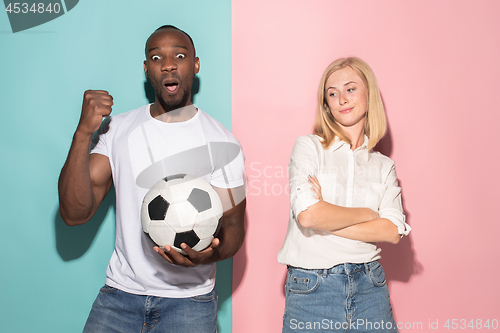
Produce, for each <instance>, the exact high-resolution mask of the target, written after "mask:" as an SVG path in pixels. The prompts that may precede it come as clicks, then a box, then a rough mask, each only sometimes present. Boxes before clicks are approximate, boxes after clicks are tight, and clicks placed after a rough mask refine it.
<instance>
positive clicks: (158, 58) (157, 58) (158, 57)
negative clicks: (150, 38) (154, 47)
mask: <svg viewBox="0 0 500 333" xmlns="http://www.w3.org/2000/svg"><path fill="white" fill-rule="evenodd" d="M151 60H160V56H159V55H154V56H152V57H151Z"/></svg>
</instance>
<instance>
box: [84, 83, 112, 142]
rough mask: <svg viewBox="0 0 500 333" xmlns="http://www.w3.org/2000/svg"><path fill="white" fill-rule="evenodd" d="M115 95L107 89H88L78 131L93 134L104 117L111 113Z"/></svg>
mask: <svg viewBox="0 0 500 333" xmlns="http://www.w3.org/2000/svg"><path fill="white" fill-rule="evenodd" d="M112 106H113V97H112V96H111V95H110V94H109V93H108V92H107V91H105V90H87V91H86V92H85V93H84V94H83V105H82V114H81V115H80V121H79V123H78V127H77V129H76V131H77V132H80V133H83V134H86V135H92V133H94V132H95V131H97V130H98V129H99V126H100V125H101V122H102V119H103V118H104V117H107V116H109V115H110V114H111V107H112Z"/></svg>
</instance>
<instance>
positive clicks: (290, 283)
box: [283, 261, 398, 333]
mask: <svg viewBox="0 0 500 333" xmlns="http://www.w3.org/2000/svg"><path fill="white" fill-rule="evenodd" d="M285 288H286V291H285V292H286V301H285V314H284V316H283V333H289V332H370V333H375V332H376V333H382V332H383V333H385V332H391V333H393V332H398V330H397V327H396V323H395V322H394V317H393V315H392V308H391V303H390V299H389V290H388V288H387V285H386V281H385V274H384V270H383V268H382V266H381V265H380V263H379V262H378V261H373V262H370V263H366V264H349V263H347V264H340V265H337V266H334V267H332V268H330V269H303V268H296V267H288V275H287V281H286V286H285Z"/></svg>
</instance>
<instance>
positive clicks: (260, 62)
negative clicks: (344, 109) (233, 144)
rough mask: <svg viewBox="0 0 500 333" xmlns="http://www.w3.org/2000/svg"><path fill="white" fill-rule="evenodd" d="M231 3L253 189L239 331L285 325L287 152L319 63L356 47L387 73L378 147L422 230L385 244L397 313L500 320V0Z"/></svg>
mask: <svg viewBox="0 0 500 333" xmlns="http://www.w3.org/2000/svg"><path fill="white" fill-rule="evenodd" d="M232 10H233V16H232V20H233V58H232V61H233V102H232V103H233V105H232V110H233V132H234V133H235V135H236V136H237V137H238V139H239V140H240V141H241V143H242V145H243V149H244V152H245V155H246V158H247V160H246V166H247V176H248V185H249V193H248V211H247V238H246V241H245V244H244V246H243V247H242V249H241V250H240V252H239V253H238V254H237V256H236V257H235V259H234V277H233V279H234V281H233V332H238V333H245V332H249V333H250V332H251V333H255V332H280V331H281V323H282V315H283V307H284V293H283V285H284V279H285V274H286V269H285V267H284V266H283V265H280V264H278V263H277V261H276V254H277V252H278V250H279V248H280V247H281V244H282V242H283V239H284V236H285V232H286V226H287V220H288V205H289V203H288V195H287V191H288V188H287V184H288V178H287V173H286V167H287V163H288V158H289V155H290V152H291V149H292V146H293V144H294V141H295V139H296V138H297V137H298V136H299V135H303V134H309V133H310V132H311V128H312V121H313V116H314V112H315V107H316V100H315V99H316V93H317V85H318V83H319V79H320V76H321V74H322V72H323V70H324V69H325V68H326V66H327V65H328V64H329V63H330V62H331V61H333V60H335V59H337V58H338V57H342V56H349V55H355V56H358V57H360V58H362V59H364V60H365V61H367V62H368V64H370V66H371V67H372V68H373V70H374V72H375V74H376V76H377V78H378V82H379V85H380V88H381V92H382V95H383V99H384V102H385V105H386V110H387V116H388V120H389V133H388V135H387V136H386V138H385V139H384V141H383V142H382V144H381V145H380V147H379V149H380V150H381V151H382V152H384V153H385V154H387V155H389V156H390V157H391V158H392V159H394V160H395V161H396V166H397V171H398V176H399V178H400V183H401V185H402V188H403V198H404V206H405V210H406V213H407V218H408V222H409V224H410V225H411V226H412V227H413V231H412V232H411V233H410V236H409V237H406V238H404V239H403V240H402V241H401V242H400V243H399V244H398V245H395V246H394V245H383V251H382V256H383V261H382V262H383V265H384V267H385V269H386V275H387V279H388V281H389V288H390V292H391V298H392V303H393V308H394V313H395V316H396V321H397V322H399V323H401V324H402V325H407V327H410V326H411V325H416V326H414V328H413V329H401V330H400V331H401V332H411V331H419V332H426V331H436V330H432V329H429V324H430V323H432V324H433V325H432V327H434V328H435V327H438V328H439V330H440V331H441V330H442V331H445V330H446V331H448V329H446V328H445V327H444V324H445V322H446V320H447V319H450V324H451V320H452V319H458V321H457V322H458V323H459V325H460V320H461V319H464V320H466V322H467V325H468V324H469V323H470V321H471V320H475V322H474V324H476V320H482V322H483V323H485V322H486V320H488V319H489V320H490V323H491V320H492V319H496V320H500V313H499V310H498V309H500V300H499V296H500V294H499V289H500V288H499V283H498V276H499V274H500V269H499V267H498V265H499V263H500V260H499V259H500V251H499V247H498V244H499V241H498V234H499V232H500V223H499V218H498V216H499V215H498V213H497V211H496V209H497V208H498V206H499V203H500V200H499V195H498V189H499V187H500V177H499V172H498V171H499V170H500V162H499V157H500V154H499V148H498V144H497V141H498V140H497V135H496V134H497V133H496V130H497V128H498V123H499V121H500V107H499V104H500V102H499V95H500V92H499V86H500V84H499V78H500V63H499V62H500V43H499V41H500V20H499V19H498V14H499V13H500V2H499V1H496V0H491V1H486V0H481V1H477V0H476V1H457V0H447V1H444V0H425V1H422V0H418V1H413V0H411V1H399V0H385V1H368V0H366V1H336V0H324V1H319V0H315V1H308V2H306V1H303V0H287V1H272V2H271V1H264V0H258V1H256V0H253V1H236V0H235V1H233V9H232ZM436 321H438V322H437V323H436ZM413 323H416V324H413ZM418 323H421V326H418V325H419V324H418ZM409 325H410V326H409ZM436 325H437V326H436ZM469 329H470V328H468V329H466V330H465V331H469ZM476 329H477V327H476ZM484 329H486V328H483V330H484ZM461 331H464V330H463V329H462V330H461Z"/></svg>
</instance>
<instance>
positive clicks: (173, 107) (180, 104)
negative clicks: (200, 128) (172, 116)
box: [156, 91, 189, 112]
mask: <svg viewBox="0 0 500 333" xmlns="http://www.w3.org/2000/svg"><path fill="white" fill-rule="evenodd" d="M156 100H157V101H158V103H160V105H161V107H162V108H163V110H165V112H169V111H172V110H176V109H180V108H182V107H184V106H186V105H187V102H188V100H189V93H188V92H186V91H184V94H182V97H181V99H180V100H179V101H178V102H177V103H176V102H174V103H168V102H167V101H165V100H164V99H163V97H161V92H159V91H157V92H156Z"/></svg>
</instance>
